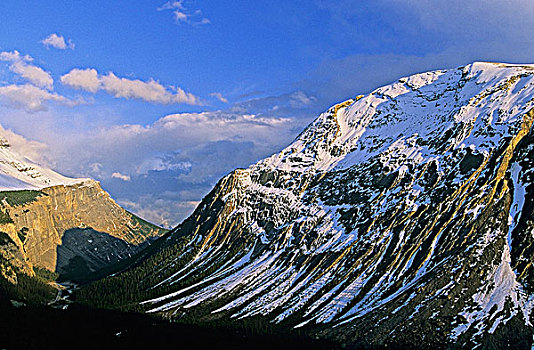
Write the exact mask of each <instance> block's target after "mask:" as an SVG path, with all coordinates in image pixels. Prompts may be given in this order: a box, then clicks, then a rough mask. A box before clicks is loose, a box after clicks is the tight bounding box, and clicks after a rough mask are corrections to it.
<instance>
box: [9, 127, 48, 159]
mask: <svg viewBox="0 0 534 350" xmlns="http://www.w3.org/2000/svg"><path fill="white" fill-rule="evenodd" d="M0 136H2V137H4V138H6V139H7V140H8V142H9V145H10V146H11V149H13V150H14V151H15V152H17V153H19V154H22V155H24V156H25V157H26V158H28V159H30V160H31V161H33V162H36V163H41V164H43V163H44V162H43V154H44V153H45V152H46V150H47V148H48V146H47V145H45V144H44V143H41V142H37V141H30V140H28V139H26V138H24V137H23V136H21V135H19V134H16V133H14V132H13V131H11V130H9V129H5V128H4V127H3V126H2V125H0Z"/></svg>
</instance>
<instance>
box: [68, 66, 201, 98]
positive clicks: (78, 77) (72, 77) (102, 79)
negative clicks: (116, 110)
mask: <svg viewBox="0 0 534 350" xmlns="http://www.w3.org/2000/svg"><path fill="white" fill-rule="evenodd" d="M60 80H61V82H62V83H63V84H64V85H67V86H70V87H72V88H74V89H80V90H85V91H89V92H92V93H96V92H97V91H99V90H103V91H106V92H107V93H108V94H110V95H112V96H114V97H116V98H125V99H139V100H143V101H147V102H151V103H157V104H165V105H168V104H177V103H185V104H190V105H199V104H201V101H200V99H199V98H198V97H197V96H195V95H193V94H191V93H189V92H186V91H184V90H183V89H181V88H177V87H169V88H168V87H165V86H163V85H162V84H160V83H159V82H157V81H155V80H153V79H150V80H148V81H142V80H138V79H128V78H120V77H117V76H116V75H115V74H114V73H112V72H109V73H107V74H106V75H101V74H98V72H97V71H96V70H95V69H91V68H87V69H79V68H75V69H72V70H71V71H70V72H68V73H67V74H64V75H63V76H61V78H60Z"/></svg>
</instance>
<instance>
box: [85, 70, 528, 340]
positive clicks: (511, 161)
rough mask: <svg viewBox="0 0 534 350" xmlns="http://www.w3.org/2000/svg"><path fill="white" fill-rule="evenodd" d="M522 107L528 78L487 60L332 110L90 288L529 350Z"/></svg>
mask: <svg viewBox="0 0 534 350" xmlns="http://www.w3.org/2000/svg"><path fill="white" fill-rule="evenodd" d="M533 107H534V65H509V64H499V63H481V62H477V63H473V64H471V65H468V66H465V67H460V68H457V69H451V70H439V71H433V72H428V73H422V74H416V75H413V76H410V77H406V78H402V79H399V80H398V81H396V82H395V83H393V84H391V85H387V86H384V87H381V88H379V89H377V90H375V91H373V92H371V93H370V94H367V95H360V96H358V97H356V98H355V99H351V100H349V101H346V102H344V103H341V104H338V105H335V106H334V107H332V108H330V109H329V110H328V111H327V112H325V113H323V114H321V115H320V116H319V117H318V118H317V119H316V120H315V121H314V122H313V123H312V124H311V125H310V126H308V127H307V129H306V130H304V132H303V133H302V134H301V135H300V136H299V137H298V138H297V139H296V140H295V142H293V143H292V144H291V145H289V146H288V147H287V148H286V149H284V150H283V151H281V152H280V153H278V154H275V155H273V156H271V157H269V158H267V159H265V160H262V161H260V162H258V163H257V164H254V165H252V166H251V167H249V168H248V169H238V170H235V171H233V172H232V173H230V174H229V175H227V176H226V177H224V178H223V179H221V180H220V181H219V183H218V184H217V185H216V186H215V188H214V189H213V190H212V192H211V193H209V194H208V195H207V196H206V197H205V198H204V200H203V201H202V202H201V203H200V205H199V206H198V208H197V209H196V211H195V212H194V213H193V214H192V215H191V217H189V218H188V219H187V220H185V221H184V223H183V224H181V225H180V226H179V227H177V228H176V229H175V230H174V231H173V232H172V234H171V235H170V236H169V237H168V238H167V239H166V241H165V244H162V247H161V248H160V251H159V253H158V254H155V255H154V256H152V257H151V258H150V259H148V260H146V261H145V262H144V263H143V264H142V265H141V266H139V267H137V268H136V269H133V270H131V271H129V272H127V273H125V274H122V275H121V276H120V277H118V278H114V279H111V280H109V281H107V282H106V281H104V282H102V283H104V284H105V283H111V284H113V283H116V281H117V280H120V281H121V283H130V286H131V288H132V290H135V291H136V293H137V294H136V295H135V298H136V301H138V302H141V305H142V306H143V307H145V308H146V310H147V312H150V313H158V314H162V315H165V316H166V317H170V318H177V319H185V320H188V319H190V320H195V321H196V322H210V321H213V320H226V321H229V322H246V320H250V319H254V320H258V319H260V320H264V321H266V322H268V323H270V324H271V325H274V326H275V327H276V326H279V327H283V328H300V329H303V330H304V331H305V332H308V333H311V334H314V335H316V336H320V337H326V338H331V339H335V340H338V341H340V342H342V343H344V344H345V345H347V346H348V347H353V346H359V345H366V346H367V345H384V344H397V345H399V344H407V345H412V346H435V347H441V346H443V347H445V346H447V344H457V345H459V346H465V347H468V348H470V347H473V346H475V345H477V344H478V345H479V346H481V347H491V346H495V347H496V348H503V347H506V346H510V345H511V344H513V346H514V348H518V349H519V348H530V343H531V340H532V333H533V327H532V321H533V314H532V307H533V302H534V269H533V267H532V262H533V261H534V255H533V252H534V245H533V242H534V237H533V232H534V221H533V220H532V217H534V216H533V214H534V201H533V198H534V185H533V179H534V170H533V169H534V168H533V165H534V133H533V131H532V124H533V121H534V111H533V109H532V108H533ZM122 285H123V284H122ZM89 290H91V289H89ZM108 290H109V289H108ZM91 291H92V292H95V293H96V292H97V289H96V287H95V289H93V290H91ZM112 297H115V296H112ZM126 301H128V302H131V300H126ZM126 301H125V303H126Z"/></svg>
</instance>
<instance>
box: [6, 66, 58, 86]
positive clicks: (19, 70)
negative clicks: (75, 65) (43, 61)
mask: <svg viewBox="0 0 534 350" xmlns="http://www.w3.org/2000/svg"><path fill="white" fill-rule="evenodd" d="M9 69H10V70H11V71H12V72H13V73H16V74H18V75H20V76H21V77H22V78H24V79H26V80H28V81H29V82H31V83H33V84H35V85H37V86H40V87H43V88H47V89H51V88H52V86H53V84H54V79H53V78H52V76H51V75H50V73H48V72H45V71H44V70H43V69H42V68H40V67H37V66H34V65H31V64H27V63H25V62H23V61H17V62H14V63H13V64H12V65H11V66H10V67H9Z"/></svg>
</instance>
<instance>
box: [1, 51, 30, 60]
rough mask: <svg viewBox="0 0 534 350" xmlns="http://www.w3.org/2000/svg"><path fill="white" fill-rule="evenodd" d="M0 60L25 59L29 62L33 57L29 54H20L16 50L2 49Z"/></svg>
mask: <svg viewBox="0 0 534 350" xmlns="http://www.w3.org/2000/svg"><path fill="white" fill-rule="evenodd" d="M0 61H7V62H16V61H26V62H31V61H33V58H31V56H29V55H25V56H22V55H21V54H20V52H18V51H17V50H14V51H12V52H9V51H3V52H0Z"/></svg>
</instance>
